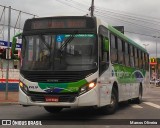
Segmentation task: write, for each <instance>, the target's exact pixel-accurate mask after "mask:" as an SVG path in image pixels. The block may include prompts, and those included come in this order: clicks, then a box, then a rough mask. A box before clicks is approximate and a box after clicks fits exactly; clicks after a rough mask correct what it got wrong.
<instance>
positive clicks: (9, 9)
mask: <svg viewBox="0 0 160 128" xmlns="http://www.w3.org/2000/svg"><path fill="white" fill-rule="evenodd" d="M10 24H11V6H9V8H8V47H7V51H6V53H7V58H6V59H7V70H6V93H5V99H6V100H8V76H9V47H10Z"/></svg>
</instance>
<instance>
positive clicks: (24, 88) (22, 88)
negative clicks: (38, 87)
mask: <svg viewBox="0 0 160 128" xmlns="http://www.w3.org/2000/svg"><path fill="white" fill-rule="evenodd" d="M19 86H20V88H21V90H22V91H23V92H24V93H27V92H28V87H27V86H26V85H25V84H24V83H22V82H21V81H20V82H19Z"/></svg>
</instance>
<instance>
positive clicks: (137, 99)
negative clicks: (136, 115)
mask: <svg viewBox="0 0 160 128" xmlns="http://www.w3.org/2000/svg"><path fill="white" fill-rule="evenodd" d="M142 94H143V90H142V85H140V86H139V95H138V97H137V98H136V99H135V100H134V102H135V103H136V104H140V103H142Z"/></svg>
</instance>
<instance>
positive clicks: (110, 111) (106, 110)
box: [102, 88, 118, 114]
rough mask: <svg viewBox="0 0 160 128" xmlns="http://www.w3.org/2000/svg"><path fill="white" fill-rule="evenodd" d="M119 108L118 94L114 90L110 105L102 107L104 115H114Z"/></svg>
mask: <svg viewBox="0 0 160 128" xmlns="http://www.w3.org/2000/svg"><path fill="white" fill-rule="evenodd" d="M117 108H118V92H117V90H116V89H115V88H113V89H112V94H111V102H110V105H107V106H104V107H102V111H103V113H104V114H113V113H115V112H116V110H117Z"/></svg>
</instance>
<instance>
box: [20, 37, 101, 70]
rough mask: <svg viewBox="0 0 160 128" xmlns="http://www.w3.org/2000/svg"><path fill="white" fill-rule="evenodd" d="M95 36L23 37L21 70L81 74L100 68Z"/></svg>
mask: <svg viewBox="0 0 160 128" xmlns="http://www.w3.org/2000/svg"><path fill="white" fill-rule="evenodd" d="M97 55H98V50H97V43H96V35H94V34H74V35H73V34H59V35H32V36H24V37H23V46H22V63H23V64H22V67H21V69H22V70H52V71H57V70H64V71H82V70H91V69H94V68H96V67H97V65H96V64H97Z"/></svg>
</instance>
